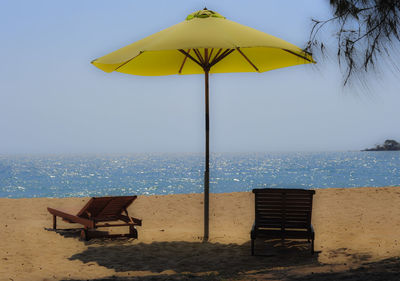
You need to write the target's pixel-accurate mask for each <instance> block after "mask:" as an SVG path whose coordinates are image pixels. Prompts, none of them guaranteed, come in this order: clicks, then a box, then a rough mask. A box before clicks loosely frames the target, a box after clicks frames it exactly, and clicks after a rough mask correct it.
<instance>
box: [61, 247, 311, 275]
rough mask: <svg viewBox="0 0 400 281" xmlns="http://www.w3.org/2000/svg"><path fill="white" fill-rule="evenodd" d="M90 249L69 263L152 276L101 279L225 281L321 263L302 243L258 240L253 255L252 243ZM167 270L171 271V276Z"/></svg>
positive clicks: (75, 256) (73, 257) (72, 258)
mask: <svg viewBox="0 0 400 281" xmlns="http://www.w3.org/2000/svg"><path fill="white" fill-rule="evenodd" d="M89 243H90V244H89V245H88V246H89V248H88V249H87V250H85V251H84V252H82V253H79V254H76V255H73V256H72V257H70V258H69V259H70V260H80V261H82V262H83V263H89V262H95V263H97V264H98V265H100V266H104V267H106V268H109V269H113V270H115V271H116V272H130V271H145V272H149V276H141V277H136V279H135V278H133V277H118V278H117V277H110V278H109V279H98V280H221V279H227V278H228V279H235V278H239V277H240V276H243V274H248V273H249V272H250V273H251V272H254V273H258V272H260V271H261V272H265V271H271V270H276V271H279V267H291V266H301V265H310V264H312V265H315V266H316V265H318V253H316V254H314V255H311V253H310V247H309V244H308V243H306V242H303V241H286V242H285V244H284V245H282V243H281V241H280V240H279V241H269V242H266V241H257V243H256V254H257V256H251V254H250V243H249V242H248V243H246V244H244V245H237V244H219V243H194V242H154V243H151V244H143V243H140V244H133V245H132V244H130V243H129V244H128V243H124V242H123V241H119V242H116V241H113V242H112V245H110V244H108V243H107V244H106V243H105V241H102V240H97V241H93V242H92V241H90V242H89ZM166 272H167V273H166Z"/></svg>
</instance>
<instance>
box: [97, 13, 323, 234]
mask: <svg viewBox="0 0 400 281" xmlns="http://www.w3.org/2000/svg"><path fill="white" fill-rule="evenodd" d="M306 63H315V62H314V60H313V58H312V56H311V55H310V54H309V53H306V52H304V51H303V50H301V49H300V48H299V47H296V46H295V45H293V44H290V43H288V42H286V41H284V40H282V39H279V38H276V37H274V36H272V35H269V34H266V33H264V32H261V31H258V30H256V29H253V28H250V27H247V26H244V25H241V24H238V23H236V22H233V21H230V20H227V19H226V18H225V17H223V16H221V15H220V14H218V13H216V12H213V11H211V10H207V9H206V8H205V9H203V10H200V11H197V12H194V13H192V14H190V15H189V16H187V18H186V20H185V21H183V22H181V23H179V24H176V25H173V26H171V27H169V28H167V29H164V30H162V31H160V32H157V33H155V34H153V35H150V36H148V37H146V38H144V39H142V40H139V41H137V42H135V43H132V44H130V45H128V46H125V47H123V48H121V49H119V50H117V51H114V52H112V53H110V54H108V55H105V56H103V57H101V58H98V59H96V60H94V61H92V64H93V65H95V66H96V67H98V68H100V69H101V70H103V71H105V72H113V71H118V72H122V73H128V74H133V75H144V76H159V75H172V74H205V111H206V113H205V124H206V147H205V171H204V237H203V240H204V241H207V240H208V236H209V226H208V225H209V223H208V221H209V128H210V127H209V98H208V97H209V79H208V78H209V73H227V72H265V71H268V70H273V69H277V68H282V67H288V66H293V65H299V64H306Z"/></svg>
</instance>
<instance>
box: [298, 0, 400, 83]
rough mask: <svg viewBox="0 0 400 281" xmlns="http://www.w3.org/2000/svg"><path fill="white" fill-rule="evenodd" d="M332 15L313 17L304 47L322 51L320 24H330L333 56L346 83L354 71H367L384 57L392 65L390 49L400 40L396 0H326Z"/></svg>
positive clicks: (399, 2)
mask: <svg viewBox="0 0 400 281" xmlns="http://www.w3.org/2000/svg"><path fill="white" fill-rule="evenodd" d="M329 2H330V6H331V8H332V9H333V17H332V18H329V19H325V20H316V19H313V22H314V25H313V28H312V31H311V34H310V40H309V42H308V44H307V47H306V51H309V52H315V51H318V50H320V51H322V53H323V52H324V49H325V45H324V43H323V42H322V41H321V40H319V39H318V37H319V36H317V35H319V34H320V33H322V30H323V28H326V27H327V26H328V25H329V26H333V27H334V28H335V30H336V36H337V56H338V59H339V64H340V65H341V66H344V67H345V69H346V71H345V77H344V84H345V85H346V84H347V82H348V81H349V78H350V77H352V75H353V74H354V73H355V72H359V71H364V72H367V71H369V70H370V69H371V68H373V67H374V66H375V64H376V63H377V61H378V59H380V58H383V57H385V58H386V59H389V60H390V61H391V62H392V63H394V64H395V65H396V62H395V61H394V59H393V58H392V57H391V54H390V51H392V50H393V49H394V48H393V46H394V44H396V43H397V44H398V43H399V42H400V36H399V35H400V30H399V27H400V0H330V1H329Z"/></svg>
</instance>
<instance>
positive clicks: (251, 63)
mask: <svg viewBox="0 0 400 281" xmlns="http://www.w3.org/2000/svg"><path fill="white" fill-rule="evenodd" d="M236 50H237V51H238V52H239V53H240V54H241V55H242V56H243V57H244V58H245V59H246V60H247V62H248V63H249V64H250V65H251V66H252V67H253V68H254V69H255V70H256V71H257V72H260V70H258V68H257V66H255V65H254V63H253V62H252V61H251V60H250V59H249V58H248V57H247V56H246V55H245V54H244V53H243V52H242V50H240V48H239V47H237V48H236Z"/></svg>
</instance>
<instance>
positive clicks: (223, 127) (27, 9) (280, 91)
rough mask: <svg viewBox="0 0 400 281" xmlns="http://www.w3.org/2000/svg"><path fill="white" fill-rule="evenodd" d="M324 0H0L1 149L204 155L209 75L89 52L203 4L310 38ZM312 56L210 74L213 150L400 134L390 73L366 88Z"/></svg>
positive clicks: (332, 147) (333, 145) (107, 48)
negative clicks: (136, 70)
mask: <svg viewBox="0 0 400 281" xmlns="http://www.w3.org/2000/svg"><path fill="white" fill-rule="evenodd" d="M328 2H329V1H315V0H304V1H301V6H299V1H295V0H287V1H265V0H263V1H261V0H260V1H255V0H248V1H232V0H230V1H227V0H218V1H217V0H214V1H211V0H202V1H197V0H193V1H188V0H181V1H178V0H170V1H134V0H129V1H128V0H119V1H101V0H85V1H81V0H69V1H66V0H64V1H51V0H47V1H45V0H35V1H30V0H29V1H28V0H2V1H1V2H0V38H1V44H0V60H1V65H0V136H1V137H0V154H15V153H147V152H157V153H158V152H196V153H197V152H198V153H202V152H203V151H204V139H205V136H204V77H203V76H202V75H181V76H179V75H173V76H160V77H142V76H133V75H127V74H121V73H118V72H115V73H111V74H108V73H105V72H102V71H101V70H99V69H97V68H96V67H94V66H93V65H91V64H90V62H91V61H92V60H93V59H95V58H98V57H101V56H103V55H105V54H108V53H110V52H112V51H114V50H117V49H119V48H121V47H123V46H125V45H128V44H130V43H133V42H135V41H137V40H139V39H141V38H143V37H146V36H148V35H151V34H153V33H155V32H158V31H160V30H162V29H164V28H166V27H169V26H171V25H174V24H176V23H179V22H181V21H183V20H184V19H185V18H186V16H187V15H188V14H190V13H192V12H194V11H196V10H200V9H202V8H204V7H205V6H206V7H207V8H208V9H211V10H214V11H217V12H218V13H220V14H221V15H223V16H225V17H226V18H228V19H230V20H233V21H236V22H238V23H241V24H243V25H247V26H251V27H253V28H256V29H259V30H261V31H263V32H266V33H269V34H272V35H274V36H277V37H279V38H282V39H284V40H286V41H288V42H291V43H293V44H295V45H297V46H299V47H304V46H305V44H306V42H307V40H308V36H309V32H310V28H311V26H312V23H311V18H322V19H323V18H327V17H329V15H330V9H329V5H328ZM324 33H325V34H323V35H324V38H325V39H326V40H327V42H328V43H332V44H333V43H334V40H333V39H334V34H332V32H331V31H329V30H327V31H324ZM332 38H333V39H332ZM316 59H317V61H318V63H317V65H316V66H315V67H314V66H311V65H302V66H295V67H289V68H283V69H278V70H274V71H269V72H265V73H261V74H259V73H235V74H213V75H211V77H210V122H211V129H210V142H211V145H210V150H211V152H286V151H351V150H360V149H364V148H366V147H372V146H374V145H375V144H378V143H382V142H383V141H384V140H385V139H397V140H400V130H399V129H398V123H399V121H398V120H400V111H399V110H398V107H399V105H400V94H399V93H398V88H399V86H400V84H399V82H398V77H396V75H395V74H393V73H391V71H390V70H387V71H383V72H380V73H374V74H370V75H368V78H367V79H370V82H371V85H373V86H372V87H370V90H369V91H366V93H364V90H363V89H354V90H353V89H351V88H343V85H342V74H341V72H340V70H339V68H338V65H337V63H336V61H335V60H334V59H332V60H329V59H323V58H320V59H319V58H316Z"/></svg>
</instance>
